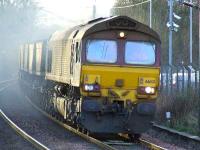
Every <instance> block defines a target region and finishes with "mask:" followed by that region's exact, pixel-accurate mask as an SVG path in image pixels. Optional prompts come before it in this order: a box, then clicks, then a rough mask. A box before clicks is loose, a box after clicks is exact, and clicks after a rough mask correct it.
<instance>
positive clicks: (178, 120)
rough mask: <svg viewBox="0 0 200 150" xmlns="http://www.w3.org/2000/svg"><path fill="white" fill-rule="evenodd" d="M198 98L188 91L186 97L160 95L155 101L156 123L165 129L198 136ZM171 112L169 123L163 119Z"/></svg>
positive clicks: (199, 131)
mask: <svg viewBox="0 0 200 150" xmlns="http://www.w3.org/2000/svg"><path fill="white" fill-rule="evenodd" d="M199 101H200V99H199V97H198V96H197V95H195V94H194V92H193V90H190V91H189V92H188V93H187V95H183V94H178V93H175V94H171V95H166V94H163V93H161V94H160V97H159V99H158V100H157V113H156V121H157V122H159V123H160V124H162V125H165V126H167V127H170V128H173V129H176V130H178V131H181V132H187V133H190V134H193V135H200V134H199V133H200V130H199V126H198V110H199V107H200V105H199ZM166 112H171V123H170V124H169V122H168V121H167V119H166V117H165V113H166Z"/></svg>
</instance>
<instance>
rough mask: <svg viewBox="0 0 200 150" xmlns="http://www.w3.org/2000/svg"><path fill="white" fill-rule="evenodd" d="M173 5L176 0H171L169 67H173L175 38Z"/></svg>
mask: <svg viewBox="0 0 200 150" xmlns="http://www.w3.org/2000/svg"><path fill="white" fill-rule="evenodd" d="M173 3H174V0H169V23H170V27H169V65H172V46H173V45H172V38H173V34H172V32H173Z"/></svg>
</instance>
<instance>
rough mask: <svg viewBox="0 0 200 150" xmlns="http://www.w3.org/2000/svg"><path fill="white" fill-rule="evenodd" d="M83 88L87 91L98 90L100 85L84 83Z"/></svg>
mask: <svg viewBox="0 0 200 150" xmlns="http://www.w3.org/2000/svg"><path fill="white" fill-rule="evenodd" d="M83 89H84V91H87V92H98V91H100V86H99V85H98V84H84V85H83Z"/></svg>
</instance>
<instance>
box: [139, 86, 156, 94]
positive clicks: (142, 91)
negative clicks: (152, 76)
mask: <svg viewBox="0 0 200 150" xmlns="http://www.w3.org/2000/svg"><path fill="white" fill-rule="evenodd" d="M155 92H156V90H155V88H154V87H138V94H142V95H144V94H155Z"/></svg>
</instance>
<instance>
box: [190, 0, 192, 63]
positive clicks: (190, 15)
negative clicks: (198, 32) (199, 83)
mask: <svg viewBox="0 0 200 150" xmlns="http://www.w3.org/2000/svg"><path fill="white" fill-rule="evenodd" d="M190 3H192V0H190ZM190 64H192V7H190Z"/></svg>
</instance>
